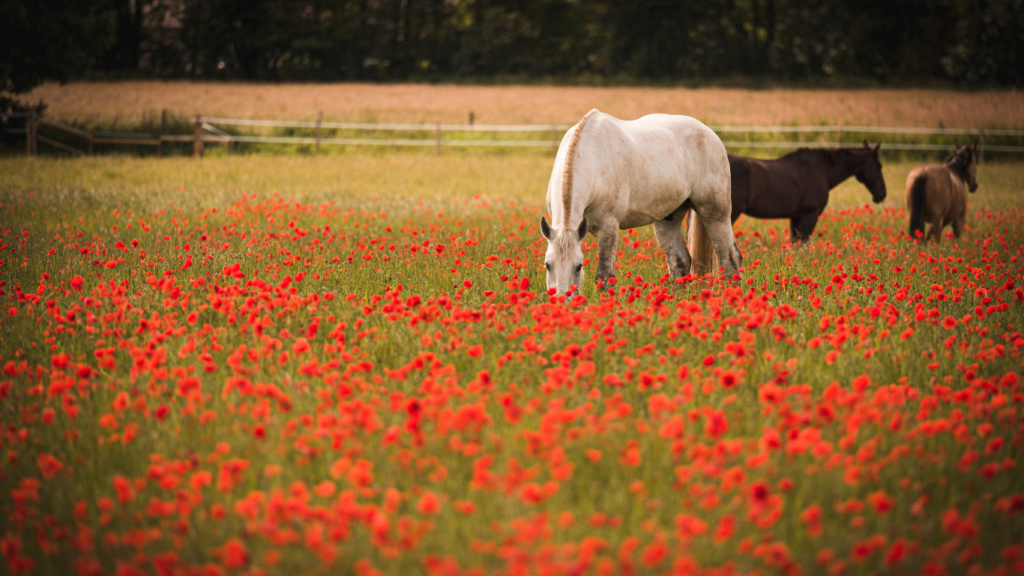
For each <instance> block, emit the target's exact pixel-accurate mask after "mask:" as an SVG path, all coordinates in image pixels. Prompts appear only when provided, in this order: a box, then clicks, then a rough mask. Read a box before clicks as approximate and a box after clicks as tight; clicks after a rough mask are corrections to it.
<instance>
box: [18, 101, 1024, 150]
mask: <svg viewBox="0 0 1024 576" xmlns="http://www.w3.org/2000/svg"><path fill="white" fill-rule="evenodd" d="M0 117H8V118H12V117H24V118H25V129H24V133H25V145H26V152H27V153H28V155H30V156H31V155H34V154H36V153H38V146H39V144H40V143H43V144H46V145H48V146H51V147H53V148H55V149H57V150H60V151H62V152H65V153H68V154H72V155H76V156H83V155H91V154H92V153H93V151H94V146H96V145H113V146H153V147H155V148H156V154H157V156H161V157H162V156H163V155H164V146H165V145H166V144H168V143H184V144H188V143H191V144H192V154H193V155H194V156H196V157H202V156H203V154H204V152H205V148H206V146H207V145H209V144H218V145H225V146H227V147H228V149H229V150H231V149H233V148H234V147H235V145H236V144H291V145H312V146H314V147H315V151H316V152H320V148H321V146H332V145H333V146H339V145H340V146H394V147H403V146H418V147H425V146H432V147H434V150H435V151H436V152H438V153H440V151H441V149H442V148H444V147H463V148H468V147H538V148H539V147H547V148H550V149H552V150H556V149H557V148H558V144H559V142H560V140H561V136H562V134H564V132H565V131H566V130H568V129H569V128H570V127H571V126H570V125H480V124H472V118H473V116H472V113H471V114H470V116H469V118H470V122H471V123H469V124H371V123H352V122H324V121H323V114H322V113H320V114H319V115H318V117H317V120H316V121H279V120H252V119H238V118H218V117H201V116H197V117H195V118H193V119H192V133H191V134H161V135H151V134H135V133H126V132H104V131H97V130H92V131H90V130H83V129H80V128H76V127H74V126H71V125H69V124H66V123H63V122H57V121H54V120H48V119H46V118H43V117H42V116H39V115H37V114H34V113H31V112H30V113H26V114H0ZM164 118H166V114H165V115H164ZM165 124H166V122H165ZM41 127H45V128H48V129H50V130H52V131H56V132H58V133H62V134H63V138H62V139H61V140H57V139H55V138H52V137H48V136H45V135H43V134H40V133H39V129H40V128H41ZM711 128H712V129H713V130H715V132H717V133H718V134H719V135H720V136H721V137H722V141H723V143H724V144H725V145H726V147H727V148H732V149H736V148H747V149H753V148H780V149H786V148H789V149H794V148H798V147H828V146H843V145H844V144H845V143H846V142H844V140H847V141H848V140H852V138H851V137H852V136H854V135H856V136H855V137H856V138H870V139H871V141H872V142H878V141H881V142H882V143H883V145H884V146H883V148H884V149H886V150H908V151H914V150H916V151H943V150H948V149H949V148H950V145H949V144H939V143H934V142H893V141H891V140H892V139H893V138H892V137H893V136H896V137H897V138H903V139H906V138H908V137H910V138H913V137H922V138H924V139H928V138H929V137H930V138H932V139H934V137H936V136H939V137H946V138H948V137H951V136H952V137H964V138H965V139H970V140H975V139H976V140H977V141H978V142H979V144H980V149H981V150H982V154H981V156H982V159H983V158H984V151H989V152H1000V153H1009V154H1021V153H1024V146H1021V145H1017V144H1018V143H1019V142H1021V141H1024V130H1002V129H984V128H981V129H959V128H908V127H879V126H843V125H839V126H711ZM242 130H249V131H250V133H240V132H241V131H242ZM257 130H264V131H265V130H276V131H278V132H279V133H277V134H269V135H268V134H262V135H261V134H254V133H252V132H254V131H257ZM231 131H234V133H232V132H231ZM300 131H301V132H307V133H308V135H305V136H296V135H288V134H292V133H295V132H300ZM8 132H21V131H20V130H8ZM282 132H283V133H284V134H282ZM325 132H332V133H334V134H337V133H338V132H348V133H356V134H359V133H364V134H369V136H370V137H338V136H326V135H325ZM380 133H392V134H396V133H404V134H406V135H407V136H406V137H384V138H381V137H373V136H375V135H377V134H380ZM509 135H515V136H513V137H510V136H509ZM730 135H744V136H746V139H743V140H737V139H733V138H730ZM808 135H812V136H808ZM886 135H888V136H890V141H887V140H886V139H885V138H882V137H883V136H886ZM483 136H489V137H487V138H484V137H483ZM787 136H788V139H786V138H787ZM752 137H753V139H751V138H752ZM780 137H781V138H783V139H782V140H779V139H777V138H780ZM794 137H795V138H801V137H802V138H804V140H793V139H792V138H794ZM809 137H810V138H812V139H811V140H808V139H807V138H809ZM987 137H1000V138H1004V139H1006V138H1009V139H1012V140H1014V141H1015V142H1014V145H990V144H987V143H986V138H987ZM76 140H77V143H78V144H79V146H80V147H76V146H74V145H72V144H71V143H69V142H74V141H76ZM853 143H854V144H855V142H853Z"/></svg>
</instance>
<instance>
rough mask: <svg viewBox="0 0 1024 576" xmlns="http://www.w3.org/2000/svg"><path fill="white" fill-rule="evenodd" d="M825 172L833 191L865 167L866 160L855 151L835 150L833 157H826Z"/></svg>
mask: <svg viewBox="0 0 1024 576" xmlns="http://www.w3.org/2000/svg"><path fill="white" fill-rule="evenodd" d="M825 158H826V161H825V166H826V168H825V172H826V174H827V175H828V176H827V177H828V187H829V189H830V190H831V189H832V188H835V187H836V186H838V185H839V184H841V183H842V182H843V181H844V180H846V179H847V178H849V177H850V176H853V175H854V174H856V173H857V172H859V171H860V169H861V167H862V166H864V158H861V157H859V155H858V154H857V153H856V152H854V151H853V150H844V149H839V150H834V151H833V152H832V154H831V155H828V156H826V157H825Z"/></svg>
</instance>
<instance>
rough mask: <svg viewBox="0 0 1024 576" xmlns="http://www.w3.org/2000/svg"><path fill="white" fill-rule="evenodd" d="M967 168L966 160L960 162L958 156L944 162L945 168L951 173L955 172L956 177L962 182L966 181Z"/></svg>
mask: <svg viewBox="0 0 1024 576" xmlns="http://www.w3.org/2000/svg"><path fill="white" fill-rule="evenodd" d="M967 168H968V166H967V162H960V161H959V158H957V157H956V156H954V157H953V158H951V159H950V160H949V161H948V162H946V169H947V170H949V171H950V172H952V173H953V174H956V176H957V178H959V179H960V182H963V183H966V182H967Z"/></svg>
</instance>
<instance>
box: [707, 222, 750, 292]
mask: <svg viewBox="0 0 1024 576" xmlns="http://www.w3.org/2000/svg"><path fill="white" fill-rule="evenodd" d="M701 220H702V221H703V224H704V228H706V229H707V231H708V236H710V237H711V244H712V245H713V246H714V247H715V255H716V256H718V262H719V263H720V264H721V265H722V266H723V267H724V268H725V275H726V276H728V277H732V275H733V274H739V272H740V263H741V258H742V256H741V255H740V251H739V248H737V246H736V239H735V237H733V235H732V223H731V222H730V220H729V216H728V214H726V216H725V218H719V219H718V220H714V221H710V222H709V221H708V220H706V219H704V218H701ZM713 272H717V271H715V270H713Z"/></svg>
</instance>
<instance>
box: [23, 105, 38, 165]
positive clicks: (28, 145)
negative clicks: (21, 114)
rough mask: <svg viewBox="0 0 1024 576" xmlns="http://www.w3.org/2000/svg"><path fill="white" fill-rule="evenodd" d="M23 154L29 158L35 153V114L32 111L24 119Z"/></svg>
mask: <svg viewBox="0 0 1024 576" xmlns="http://www.w3.org/2000/svg"><path fill="white" fill-rule="evenodd" d="M25 153H26V154H28V155H29V156H35V153H36V113H35V112H32V111H30V112H29V113H28V116H26V117H25Z"/></svg>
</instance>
